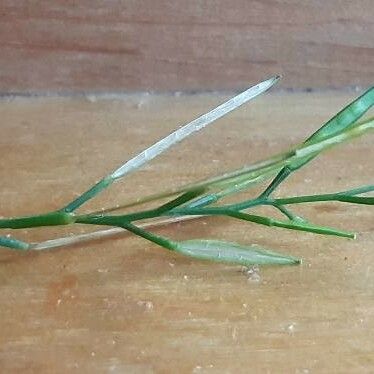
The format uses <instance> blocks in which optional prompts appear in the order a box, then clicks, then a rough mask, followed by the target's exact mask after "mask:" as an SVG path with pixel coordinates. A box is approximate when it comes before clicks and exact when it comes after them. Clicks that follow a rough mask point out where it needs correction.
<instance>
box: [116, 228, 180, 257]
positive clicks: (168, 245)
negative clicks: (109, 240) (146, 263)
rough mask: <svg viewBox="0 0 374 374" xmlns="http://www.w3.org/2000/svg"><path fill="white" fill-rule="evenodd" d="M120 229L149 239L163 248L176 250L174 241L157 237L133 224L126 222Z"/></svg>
mask: <svg viewBox="0 0 374 374" xmlns="http://www.w3.org/2000/svg"><path fill="white" fill-rule="evenodd" d="M119 227H122V228H124V229H126V230H128V231H130V232H132V233H133V234H135V235H138V236H141V237H142V238H144V239H147V240H149V241H151V242H153V243H156V244H158V245H160V246H161V247H164V248H167V249H169V250H171V251H174V250H175V248H176V243H175V242H173V241H172V240H169V239H166V238H163V237H162V236H158V235H155V234H153V233H151V232H149V231H145V230H143V229H141V228H140V227H137V226H135V225H133V224H132V223H128V222H126V223H125V222H124V223H122V224H121V225H119Z"/></svg>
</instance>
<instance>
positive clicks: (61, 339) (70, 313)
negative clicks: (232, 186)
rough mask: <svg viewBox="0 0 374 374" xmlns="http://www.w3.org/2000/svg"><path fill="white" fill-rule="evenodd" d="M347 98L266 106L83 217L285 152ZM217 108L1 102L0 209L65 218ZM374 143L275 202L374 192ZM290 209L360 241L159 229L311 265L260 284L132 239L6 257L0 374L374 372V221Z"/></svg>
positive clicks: (131, 182)
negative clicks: (123, 168)
mask: <svg viewBox="0 0 374 374" xmlns="http://www.w3.org/2000/svg"><path fill="white" fill-rule="evenodd" d="M353 96H354V94H353V93H349V94H348V93H346V94H344V93H336V92H327V93H324V94H287V95H286V94H282V95H281V94H275V95H274V94H273V95H265V96H264V97H262V98H259V99H257V100H256V101H254V102H253V103H251V104H249V105H247V106H245V107H244V108H241V109H240V110H238V111H236V112H235V113H233V114H232V115H230V116H228V117H227V118H225V119H222V120H221V121H219V122H218V123H217V124H216V125H215V126H213V127H211V128H208V129H206V130H205V131H203V132H202V133H200V134H199V135H197V136H195V137H194V138H191V139H189V140H188V141H185V142H184V143H183V144H181V145H180V147H178V149H174V150H172V151H170V152H169V153H168V154H167V155H165V156H162V157H161V158H160V159H158V160H155V161H154V162H152V163H151V164H150V165H149V166H147V167H145V168H144V169H142V170H141V171H139V172H138V173H136V174H134V175H132V176H131V178H129V179H128V180H125V181H123V182H122V183H118V184H116V185H115V186H113V187H114V188H113V190H110V191H108V192H107V193H105V194H104V195H103V196H102V197H101V198H99V200H98V201H97V202H94V203H92V204H91V205H90V206H88V207H87V209H89V208H92V209H93V208H101V207H105V206H109V205H114V204H116V203H119V202H121V201H123V200H125V199H128V198H133V197H136V196H139V195H141V194H145V193H151V192H154V191H156V190H161V189H163V188H165V187H167V186H172V185H179V184H181V183H186V182H188V181H194V180H196V179H200V178H203V177H206V176H208V175H214V174H217V173H219V172H222V171H224V170H227V169H230V168H233V167H238V166H241V165H243V164H248V163H251V162H253V161H255V160H258V159H261V158H263V157H265V156H267V155H269V154H271V153H274V152H278V151H280V150H283V149H285V148H286V147H287V146H288V145H290V144H293V143H297V142H299V141H301V140H302V139H303V138H305V137H306V136H307V135H309V134H310V133H311V132H312V131H314V130H315V129H316V128H317V127H318V126H319V125H320V124H321V123H322V122H324V121H325V120H326V119H328V118H329V117H330V116H331V115H333V114H334V113H335V112H337V111H338V110H339V109H340V108H341V107H342V106H343V105H344V104H345V103H347V102H348V101H349V100H351V99H352V98H353ZM223 99H224V97H223V96H222V95H198V96H195V95H193V96H180V97H175V96H168V95H166V96H152V95H151V96H150V95H129V96H124V97H118V98H115V97H112V98H107V99H100V98H95V97H93V96H91V97H88V98H66V99H62V98H38V99H14V100H8V101H7V100H5V99H3V100H2V101H1V102H0V117H1V121H2V125H1V137H0V150H1V155H2V156H1V162H0V177H1V187H0V201H1V211H0V214H1V215H2V216H12V215H19V214H31V213H37V212H41V211H47V210H51V209H57V208H59V207H60V206H62V205H63V204H64V203H66V202H68V201H69V200H70V199H72V198H73V197H75V196H76V195H77V194H78V193H79V192H81V191H83V190H85V189H86V188H87V187H88V186H89V185H90V184H91V183H93V182H94V181H95V180H97V179H98V178H99V177H101V176H102V175H104V174H106V173H107V172H108V171H110V170H112V169H114V168H115V167H116V166H118V165H119V164H120V163H121V162H123V161H124V160H126V159H127V158H129V157H130V156H131V155H133V154H134V153H135V152H137V151H139V150H140V149H142V148H144V147H145V146H146V145H148V144H150V143H151V142H152V141H155V140H156V139H158V138H160V137H161V136H162V135H166V134H167V133H169V132H170V131H171V130H172V129H175V128H176V127H177V126H178V125H179V124H181V123H183V122H185V121H188V120H190V119H192V118H194V117H195V116H196V115H198V114H200V113H203V112H204V111H206V110H208V109H209V108H211V107H213V106H215V105H216V104H218V103H219V102H221V101H222V100H223ZM372 145H373V137H372V135H371V136H367V137H365V138H362V139H359V140H356V141H355V142H353V143H350V144H346V145H345V146H344V147H340V148H337V149H334V150H332V151H330V152H328V153H327V154H325V155H323V156H322V157H321V159H320V161H319V162H317V161H315V162H313V164H311V165H310V166H308V167H307V168H306V169H305V170H302V171H300V172H299V173H297V174H295V175H294V176H293V177H292V178H290V179H289V181H288V182H287V183H285V184H284V186H283V187H282V188H281V189H280V191H279V195H280V196H288V195H294V194H302V193H320V192H323V191H325V192H329V191H331V192H332V191H336V190H343V189H347V188H350V187H355V186H360V185H363V184H368V183H372V177H373V175H374V163H373V162H372V161H373V158H374V151H373V146H372ZM297 211H298V212H299V213H300V214H303V215H305V216H306V217H308V218H309V219H311V220H312V221H313V222H316V223H320V224H325V225H330V226H335V227H339V228H342V229H349V230H353V231H355V232H357V233H358V238H357V239H356V240H348V239H340V238H334V237H322V236H318V235H312V234H305V233H295V232H290V231H285V230H282V229H272V230H271V229H268V228H264V227H260V226H256V225H253V224H250V223H241V222H238V221H235V220H227V219H219V218H217V219H203V220H200V221H195V222H189V223H184V224H178V225H175V226H172V227H167V228H163V229H158V230H157V232H159V233H162V234H164V235H165V236H169V237H173V238H220V239H225V240H229V241H237V242H241V243H258V244H261V245H264V246H267V247H270V248H273V249H274V250H278V251H281V252H284V253H290V254H293V255H295V256H300V257H302V258H303V260H304V263H303V264H302V265H301V266H296V267H295V266H291V267H272V268H261V269H260V270H259V272H258V274H253V275H251V276H248V275H247V274H245V273H243V272H241V269H240V267H237V266H226V265H221V264H214V263H205V262H198V261H193V260H191V259H188V258H184V257H181V256H179V255H176V254H173V253H169V252H167V251H166V250H163V249H162V248H158V247H157V246H155V245H152V244H148V242H145V241H144V240H141V239H138V238H134V237H132V236H127V235H123V236H117V237H116V238H115V239H110V240H104V241H99V242H92V243H89V244H85V245H81V246H76V247H72V248H66V249H59V250H54V251H50V252H42V253H25V254H22V253H15V252H11V251H8V250H6V249H2V250H1V251H0V331H1V332H0V368H1V371H2V372H4V373H13V372H28V373H62V372H68V371H74V370H76V371H79V372H82V373H96V372H97V373H102V372H115V373H153V372H154V373H172V372H182V373H222V372H226V373H248V372H268V373H279V372H287V373H316V372H318V373H321V372H325V373H331V372H338V373H343V372H344V373H348V372H349V373H369V372H373V371H374V354H373V353H374V339H373V334H372V331H373V329H374V308H373V306H374V304H373V300H374V291H373V290H374V272H373V263H374V251H373V248H374V246H373V245H374V226H373V225H374V220H373V210H372V209H371V208H369V207H364V206H351V205H348V204H337V203H331V204H324V203H321V204H316V205H310V206H307V207H305V208H298V209H297ZM267 213H268V214H271V213H274V212H272V211H271V210H270V211H267ZM274 214H276V213H274ZM85 230H87V229H86V227H83V226H81V227H77V228H74V227H73V228H71V227H69V226H68V227H65V228H62V229H61V228H57V227H56V228H52V229H33V230H23V231H20V232H17V233H15V232H13V233H12V234H13V235H17V236H18V237H19V238H24V239H28V240H30V241H34V240H41V239H47V238H52V237H57V236H59V235H62V234H65V235H68V234H69V233H73V232H81V231H85ZM3 233H4V234H6V233H7V231H4V232H3Z"/></svg>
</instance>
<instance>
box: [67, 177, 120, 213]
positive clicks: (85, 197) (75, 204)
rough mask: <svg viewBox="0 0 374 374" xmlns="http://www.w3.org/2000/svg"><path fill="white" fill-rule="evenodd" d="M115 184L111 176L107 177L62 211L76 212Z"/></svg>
mask: <svg viewBox="0 0 374 374" xmlns="http://www.w3.org/2000/svg"><path fill="white" fill-rule="evenodd" d="M113 182H114V179H113V178H111V177H110V176H107V177H105V178H103V179H101V180H100V181H99V182H97V183H96V184H95V185H94V186H92V187H91V188H90V189H88V190H87V191H86V192H84V193H83V194H82V195H80V196H79V197H77V198H76V199H75V200H73V201H72V202H70V203H69V204H68V205H66V206H65V207H64V208H62V209H61V210H62V211H64V212H67V213H71V212H74V210H76V209H78V208H79V207H80V206H82V205H83V204H84V203H85V202H87V201H88V200H91V199H92V198H94V197H95V196H96V195H97V194H99V193H100V192H101V191H103V190H104V189H106V188H107V187H109V186H110V185H111V184H112V183H113Z"/></svg>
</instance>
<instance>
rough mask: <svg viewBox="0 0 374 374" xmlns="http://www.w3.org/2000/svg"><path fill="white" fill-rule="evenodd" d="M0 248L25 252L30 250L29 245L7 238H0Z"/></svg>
mask: <svg viewBox="0 0 374 374" xmlns="http://www.w3.org/2000/svg"><path fill="white" fill-rule="evenodd" d="M0 247H7V248H12V249H20V250H23V251H25V250H28V249H29V248H30V244H29V243H26V242H23V241H21V240H18V239H15V238H11V237H9V236H0Z"/></svg>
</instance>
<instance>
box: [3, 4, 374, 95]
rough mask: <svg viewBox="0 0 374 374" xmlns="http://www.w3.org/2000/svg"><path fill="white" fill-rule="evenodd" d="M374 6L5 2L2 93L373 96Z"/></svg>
mask: <svg viewBox="0 0 374 374" xmlns="http://www.w3.org/2000/svg"><path fill="white" fill-rule="evenodd" d="M372 18H373V1H372V0H355V1H351V0H332V1H325V0H317V1H316V0H315V1H298V0H283V1H277V0H271V1H253V0H251V1H248V0H237V1H234V2H230V4H228V2H227V1H223V0H218V1H200V0H193V1H188V2H186V1H184V0H178V1H173V2H170V1H154V0H144V1H128V0H111V1H105V2H103V1H92V0H90V1H88V0H80V1H79V2H74V1H59V0H52V1H42V0H37V1H32V2H29V1H24V0H22V1H12V0H2V1H1V2H0V48H1V53H0V93H4V92H5V93H6V92H19V93H30V92H36V93H40V92H49V91H53V92H82V91H101V92H102V91H104V92H105V91H131V90H156V91H169V90H192V91H193V90H217V89H228V90H232V89H240V88H242V87H244V86H246V85H247V84H248V82H252V81H257V80H259V77H264V76H268V75H274V74H276V73H281V74H283V75H284V76H285V80H284V81H283V83H282V84H283V87H284V88H316V87H344V86H369V85H370V84H372V83H373V77H374V67H373V66H374V64H373V61H374V38H373V35H374V26H373V22H372Z"/></svg>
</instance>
